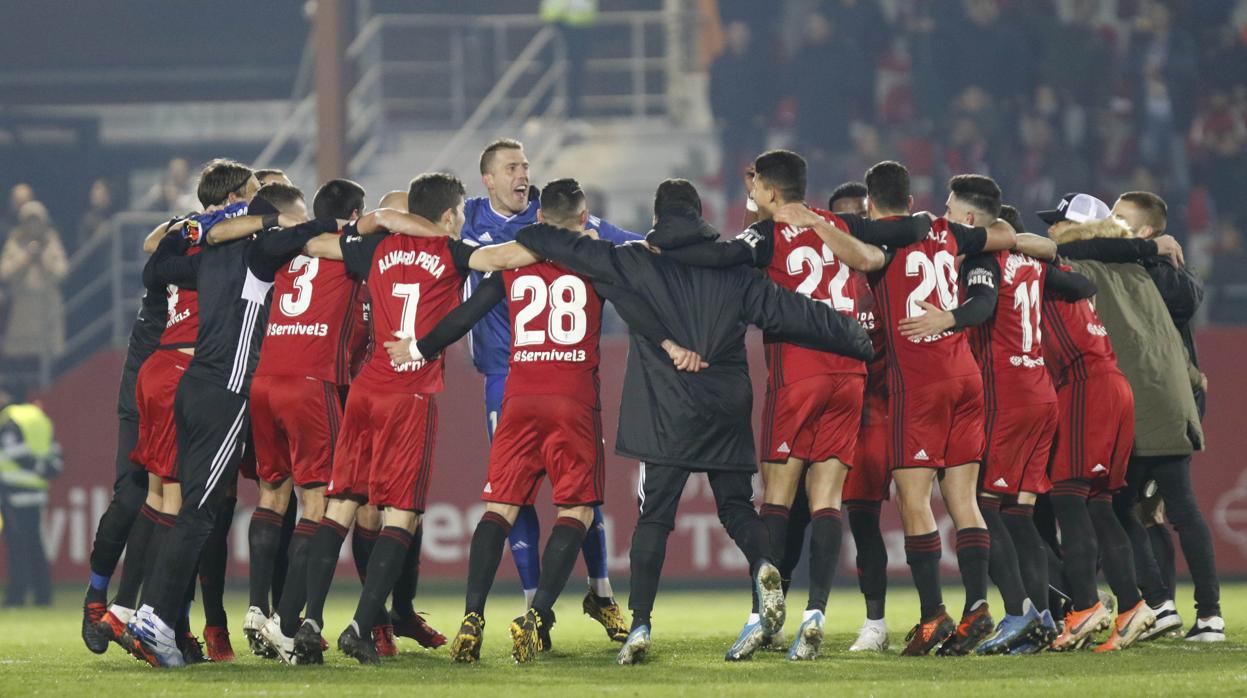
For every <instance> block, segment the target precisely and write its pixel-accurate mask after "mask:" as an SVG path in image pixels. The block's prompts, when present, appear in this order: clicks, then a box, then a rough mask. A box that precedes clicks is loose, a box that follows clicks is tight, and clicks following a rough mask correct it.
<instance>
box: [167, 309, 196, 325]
mask: <svg viewBox="0 0 1247 698" xmlns="http://www.w3.org/2000/svg"><path fill="white" fill-rule="evenodd" d="M190 316H191V311H190V308H187V309H186V310H183V311H182V312H180V313H178V312H174V313H169V322H168V323H166V324H165V327H173V326H174V325H176V324H178V323H179V322H181V321H183V320H185V319H186V318H188V317H190Z"/></svg>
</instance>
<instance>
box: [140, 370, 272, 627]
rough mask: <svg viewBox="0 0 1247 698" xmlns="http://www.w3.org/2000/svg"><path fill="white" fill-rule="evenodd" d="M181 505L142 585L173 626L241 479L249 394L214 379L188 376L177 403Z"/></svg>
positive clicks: (150, 602)
mask: <svg viewBox="0 0 1247 698" xmlns="http://www.w3.org/2000/svg"><path fill="white" fill-rule="evenodd" d="M173 417H174V421H175V424H176V426H177V440H178V475H179V479H180V480H181V482H182V508H181V510H179V511H178V519H177V523H176V524H174V526H173V529H172V530H170V531H169V533H168V534H166V536H165V540H164V544H163V545H162V546H161V549H160V552H159V557H158V558H157V560H156V568H155V576H156V578H155V579H154V580H148V581H149V582H155V583H154V584H150V589H151V591H150V592H149V585H147V584H145V585H144V589H143V600H142V604H143V605H150V606H152V608H153V609H154V610H155V611H156V615H157V616H159V617H160V619H161V620H163V621H164V622H165V623H167V624H168V625H169V626H170V627H173V626H174V624H175V622H176V621H177V619H178V617H179V614H180V613H181V612H182V606H183V604H184V602H185V597H186V589H187V588H188V587H189V586H190V585H191V582H192V580H193V579H194V576H195V570H196V568H197V567H198V566H199V555H200V553H201V552H202V551H203V548H204V544H205V543H207V541H208V537H209V536H210V535H211V534H212V529H213V527H214V526H215V525H216V522H217V513H218V511H219V510H220V508H221V501H222V500H223V499H225V497H226V496H227V495H228V493H229V490H230V486H231V485H232V484H234V482H235V480H236V479H237V477H238V466H239V464H240V463H241V462H242V449H243V445H244V444H245V443H246V440H247V430H248V428H249V426H250V421H249V419H248V410H247V398H246V396H244V395H240V394H238V393H235V392H233V391H230V390H227V389H225V388H223V387H221V386H219V385H216V384H214V383H209V382H207V381H203V380H199V379H196V378H194V377H192V376H183V377H182V380H181V381H180V382H179V383H178V390H177V395H176V397H175V398H174V402H173Z"/></svg>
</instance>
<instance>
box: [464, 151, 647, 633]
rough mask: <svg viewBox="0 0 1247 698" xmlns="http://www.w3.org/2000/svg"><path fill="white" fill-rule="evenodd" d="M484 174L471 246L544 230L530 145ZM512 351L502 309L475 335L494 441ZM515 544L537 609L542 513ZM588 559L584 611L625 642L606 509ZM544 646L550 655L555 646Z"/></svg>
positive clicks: (484, 162) (617, 235)
mask: <svg viewBox="0 0 1247 698" xmlns="http://www.w3.org/2000/svg"><path fill="white" fill-rule="evenodd" d="M480 171H481V181H482V182H483V183H484V185H485V189H486V190H487V191H488V192H489V194H488V195H487V196H482V197H474V198H471V199H468V201H467V204H466V206H465V207H464V216H465V222H464V226H463V239H464V240H467V241H470V242H475V243H477V244H479V245H481V246H488V245H496V244H499V243H503V242H507V241H509V240H514V239H515V233H516V231H518V230H520V229H521V228H523V227H524V226H527V225H531V224H533V223H536V222H537V210H538V209H539V208H540V206H541V202H540V199H539V197H537V196H536V194H535V189H532V190H531V191H530V188H531V179H530V173H529V168H528V159H527V158H526V157H525V156H524V146H523V144H521V143H520V142H519V141H517V140H514V139H510V138H502V139H499V140H496V141H494V142H492V143H490V144H489V145H488V146H487V147H486V148H485V150H484V151H482V152H481V160H480ZM586 227H587V228H588V229H591V230H595V231H597V232H598V234H599V235H600V236H601V237H602V239H604V240H609V241H611V242H614V243H623V242H628V241H630V240H639V239H640V237H641V236H639V235H636V234H634V233H630V232H628V231H626V230H621V229H620V228H617V227H615V226H613V225H611V224H610V223H608V222H606V221H604V220H601V219H600V218H597V217H596V216H590V217H589V222H588V224H587V226H586ZM480 282H481V276H480V274H473V275H472V276H471V278H470V281H469V286H470V288H469V291H470V290H472V289H474V288H475V287H476V286H477V285H478V284H479V283H480ZM510 348H511V328H510V325H509V323H508V320H507V311H506V307H505V305H499V306H498V307H497V308H496V309H495V310H494V311H493V312H492V313H490V314H489V315H486V316H485V319H484V320H482V321H481V322H480V323H479V324H478V325H477V326H476V327H475V328H474V329H473V331H472V359H473V363H474V365H475V366H476V370H477V371H478V372H479V373H481V374H482V375H483V376H484V377H485V421H486V425H485V426H486V432H487V433H488V434H489V437H490V438H491V439H492V438H493V434H494V429H495V428H496V427H497V425H498V415H499V410H500V409H501V408H502V400H503V392H504V387H505V385H506V378H507V371H508V367H509V363H508V361H509V357H510ZM508 540H509V543H510V546H511V557H512V558H513V559H514V560H515V566H516V570H517V571H518V572H519V576H520V583H521V584H522V586H523V587H524V600H525V603H526V604H530V603H532V598H533V594H535V593H536V588H537V583H538V580H539V579H540V577H541V558H540V553H539V552H538V545H539V544H540V540H541V529H540V524H539V521H538V517H537V511H536V509H534V508H533V507H523V509H522V511H521V512H520V514H519V516H518V518H517V519H516V522H515V526H513V527H512V528H511V534H510V536H509V539H508ZM583 551H584V559H585V566H586V567H587V568H588V570H589V590H588V592H587V593H586V594H585V598H584V602H583V604H582V608H583V610H584V612H585V613H586V614H588V615H589V616H590V617H592V618H593V619H594V620H596V621H598V622H599V623H601V624H602V627H603V628H605V630H606V635H607V637H610V638H611V639H612V640H614V641H616V642H623V640H624V638H626V637H627V634H628V631H627V621H626V620H625V619H624V617H623V614H622V613H621V612H620V610H619V605H618V604H617V603H615V598H614V596H615V595H614V592H613V591H612V590H611V585H610V577H609V575H608V574H607V570H606V563H607V559H606V552H607V551H606V529H605V525H604V523H603V519H602V513H601V510H600V508H597V507H595V508H594V515H593V523H592V524H591V525H590V527H589V533H588V535H586V536H585V542H584V546H583ZM543 640H544V641H546V644H547V649H549V647H548V638H543Z"/></svg>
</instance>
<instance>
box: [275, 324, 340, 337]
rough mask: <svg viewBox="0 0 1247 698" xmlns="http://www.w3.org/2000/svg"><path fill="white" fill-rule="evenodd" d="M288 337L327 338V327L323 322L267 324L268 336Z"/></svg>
mask: <svg viewBox="0 0 1247 698" xmlns="http://www.w3.org/2000/svg"><path fill="white" fill-rule="evenodd" d="M290 335H305V336H310V337H327V336H329V325H328V324H326V323H323V322H306V323H305V322H291V323H284V324H281V323H276V322H270V323H269V324H268V336H270V337H285V336H290Z"/></svg>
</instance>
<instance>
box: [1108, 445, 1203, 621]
mask: <svg viewBox="0 0 1247 698" xmlns="http://www.w3.org/2000/svg"><path fill="white" fill-rule="evenodd" d="M1149 480H1154V481H1155V482H1156V487H1157V489H1158V490H1159V492H1160V496H1161V498H1162V499H1163V500H1164V502H1165V516H1166V517H1168V519H1169V521H1170V522H1171V523H1172V524H1173V527H1174V529H1176V530H1177V531H1178V540H1179V542H1180V544H1181V546H1182V555H1183V556H1184V557H1185V558H1186V564H1187V567H1189V568H1190V570H1191V580H1192V581H1193V582H1194V583H1195V610H1196V612H1197V613H1198V614H1199V615H1200V616H1201V617H1206V616H1214V615H1220V614H1221V584H1220V582H1219V581H1218V579H1217V560H1216V554H1215V552H1214V549H1213V545H1212V532H1211V531H1210V530H1209V529H1208V523H1207V522H1206V521H1204V515H1203V513H1201V512H1200V510H1199V503H1198V502H1197V501H1196V500H1195V491H1194V490H1193V489H1192V487H1191V457H1190V456H1154V457H1153V456H1135V457H1132V458H1131V459H1130V466H1129V469H1128V470H1127V471H1126V487H1125V489H1123V490H1122V491H1120V492H1118V493H1117V494H1116V496H1114V498H1113V508H1114V509H1115V510H1116V512H1117V518H1118V519H1120V520H1121V523H1122V526H1123V527H1125V529H1126V533H1127V534H1128V535H1129V536H1130V544H1131V548H1133V550H1134V559H1135V567H1136V569H1137V574H1138V577H1139V586H1140V588H1142V590H1143V592H1144V595H1145V596H1148V597H1149V598H1148V602H1149V603H1155V601H1154V599H1155V598H1156V597H1157V595H1158V593H1159V592H1157V590H1156V589H1157V587H1161V588H1163V587H1164V581H1163V577H1162V575H1161V573H1160V568H1159V567H1158V565H1157V562H1156V557H1155V554H1154V553H1153V551H1152V545H1151V540H1150V539H1149V537H1148V534H1147V530H1146V529H1145V528H1144V527H1143V524H1142V522H1140V521H1139V517H1138V514H1137V512H1136V510H1135V505H1136V504H1137V503H1138V502H1139V499H1140V498H1141V497H1142V491H1143V487H1144V486H1145V485H1146V484H1147V482H1148V481H1149ZM1169 591H1170V592H1171V593H1172V590H1169Z"/></svg>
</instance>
